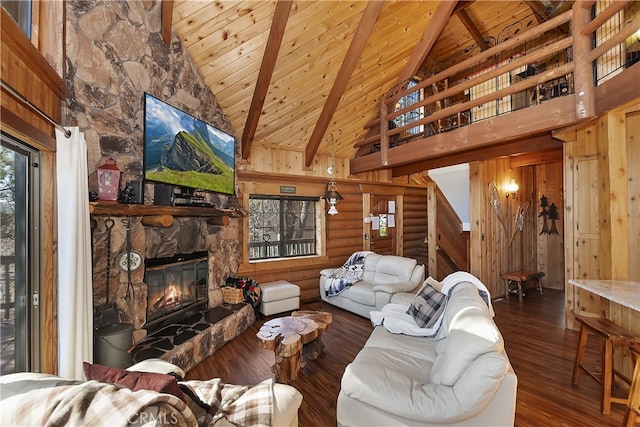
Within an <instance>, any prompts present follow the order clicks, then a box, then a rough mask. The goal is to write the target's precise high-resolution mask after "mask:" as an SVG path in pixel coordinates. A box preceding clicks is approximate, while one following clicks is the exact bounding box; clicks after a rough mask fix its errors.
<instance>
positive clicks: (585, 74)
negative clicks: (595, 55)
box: [571, 0, 596, 119]
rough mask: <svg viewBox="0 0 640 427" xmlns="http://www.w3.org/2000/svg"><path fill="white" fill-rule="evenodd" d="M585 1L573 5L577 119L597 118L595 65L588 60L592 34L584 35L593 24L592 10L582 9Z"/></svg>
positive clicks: (574, 78)
mask: <svg viewBox="0 0 640 427" xmlns="http://www.w3.org/2000/svg"><path fill="white" fill-rule="evenodd" d="M582 3H584V1H583V0H578V1H576V2H575V3H574V5H573V17H572V21H571V32H572V34H573V63H574V70H573V80H574V88H575V91H574V97H575V101H576V102H575V104H576V118H578V119H586V118H588V117H594V116H595V111H596V110H595V101H594V81H593V63H592V61H588V60H587V56H588V54H589V52H590V51H591V40H592V34H587V35H583V34H582V29H583V28H584V27H586V26H587V25H588V24H589V23H590V22H591V16H590V14H591V11H590V8H584V7H582Z"/></svg>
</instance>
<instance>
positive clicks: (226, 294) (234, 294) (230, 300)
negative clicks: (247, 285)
mask: <svg viewBox="0 0 640 427" xmlns="http://www.w3.org/2000/svg"><path fill="white" fill-rule="evenodd" d="M222 298H223V299H224V302H226V303H227V304H238V303H241V302H244V294H243V293H242V289H239V288H232V287H231V286H223V287H222Z"/></svg>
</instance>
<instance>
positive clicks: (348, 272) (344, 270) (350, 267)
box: [324, 251, 373, 297]
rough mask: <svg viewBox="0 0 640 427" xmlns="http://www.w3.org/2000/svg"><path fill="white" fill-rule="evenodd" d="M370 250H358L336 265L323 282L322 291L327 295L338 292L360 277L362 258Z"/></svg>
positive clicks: (362, 267) (330, 295) (369, 252)
mask: <svg viewBox="0 0 640 427" xmlns="http://www.w3.org/2000/svg"><path fill="white" fill-rule="evenodd" d="M371 253H373V252H371V251H359V252H354V253H353V254H351V256H350V257H349V259H348V260H347V261H346V262H345V263H344V264H342V267H338V268H336V269H335V270H334V272H333V273H332V274H331V276H329V277H328V278H327V280H326V281H325V283H324V292H325V295H326V296H328V297H332V296H335V295H338V294H340V293H341V292H343V291H344V290H345V289H347V288H348V287H349V286H351V285H353V284H354V283H355V282H357V281H358V280H360V279H361V278H362V274H363V272H364V259H365V257H366V256H367V255H369V254H371Z"/></svg>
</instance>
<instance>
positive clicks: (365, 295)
mask: <svg viewBox="0 0 640 427" xmlns="http://www.w3.org/2000/svg"><path fill="white" fill-rule="evenodd" d="M348 297H349V299H350V300H351V301H353V302H357V303H359V304H364V305H369V306H371V307H374V306H375V305H376V293H375V292H374V290H373V286H372V285H371V283H367V282H364V281H362V280H360V281H358V282H356V283H354V284H353V285H351V286H350V287H349V294H348Z"/></svg>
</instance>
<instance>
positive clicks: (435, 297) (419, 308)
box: [407, 284, 446, 328]
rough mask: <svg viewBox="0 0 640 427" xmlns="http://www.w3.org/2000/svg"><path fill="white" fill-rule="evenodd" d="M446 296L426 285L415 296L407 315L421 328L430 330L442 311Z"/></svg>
mask: <svg viewBox="0 0 640 427" xmlns="http://www.w3.org/2000/svg"><path fill="white" fill-rule="evenodd" d="M445 302H446V295H445V294H443V293H441V292H439V291H438V290H436V289H434V288H433V287H432V286H431V285H429V284H426V285H425V286H423V287H422V289H421V290H420V292H418V294H417V295H416V296H415V298H414V299H413V301H412V302H411V304H410V305H409V309H408V310H407V314H410V315H411V316H412V317H413V319H414V320H415V321H416V323H417V324H418V326H420V327H421V328H431V327H432V326H433V325H434V324H435V323H436V321H437V320H438V317H439V316H440V315H441V314H442V312H443V311H444V307H445Z"/></svg>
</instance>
